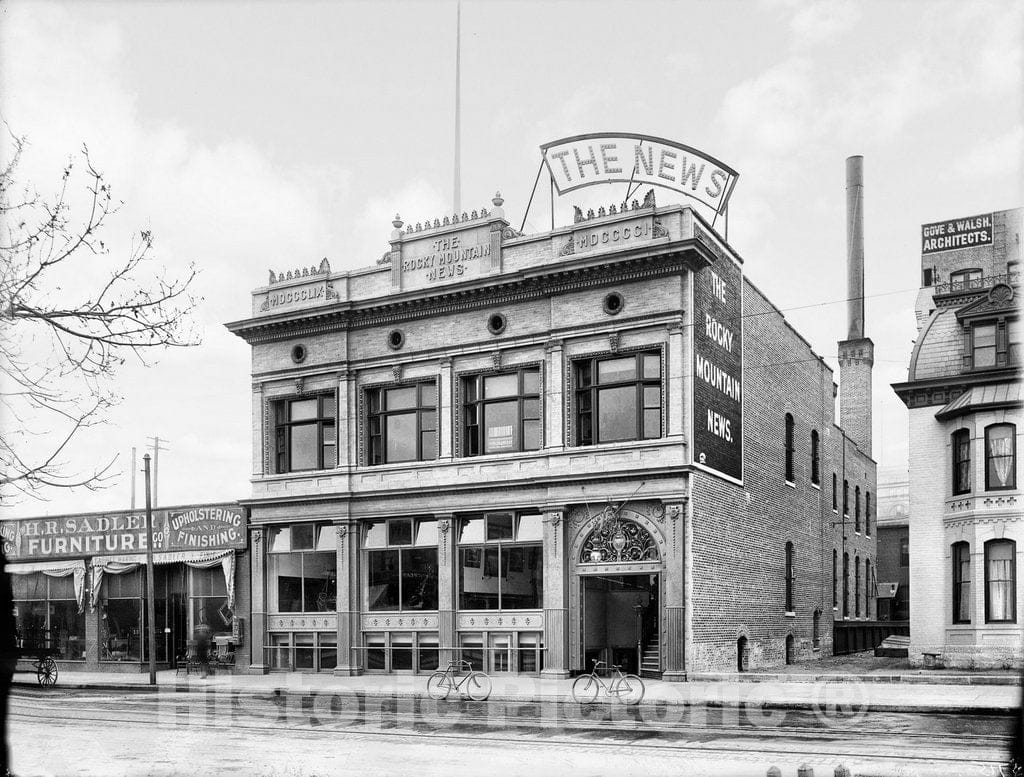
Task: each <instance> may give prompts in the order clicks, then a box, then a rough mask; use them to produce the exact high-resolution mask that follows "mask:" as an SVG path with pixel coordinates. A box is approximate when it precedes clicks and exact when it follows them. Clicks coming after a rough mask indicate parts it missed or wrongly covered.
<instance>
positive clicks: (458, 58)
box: [452, 2, 462, 216]
mask: <svg viewBox="0 0 1024 777" xmlns="http://www.w3.org/2000/svg"><path fill="white" fill-rule="evenodd" d="M455 9H456V10H455V182H454V185H453V187H452V195H453V196H452V200H453V201H454V205H455V215H456V216H457V215H458V214H459V213H461V212H462V181H461V178H462V149H461V145H462V144H461V123H462V95H461V91H462V89H461V86H462V3H461V2H458V3H456V6H455Z"/></svg>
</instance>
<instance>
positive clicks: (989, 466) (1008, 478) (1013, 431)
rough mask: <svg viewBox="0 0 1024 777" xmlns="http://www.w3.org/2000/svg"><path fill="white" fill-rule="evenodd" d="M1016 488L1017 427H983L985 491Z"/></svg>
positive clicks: (1000, 425)
mask: <svg viewBox="0 0 1024 777" xmlns="http://www.w3.org/2000/svg"><path fill="white" fill-rule="evenodd" d="M1016 487H1017V427H1016V426H1014V425H1013V424H993V425H992V426H986V427H985V490H986V491H1002V490H1004V489H1008V488H1016Z"/></svg>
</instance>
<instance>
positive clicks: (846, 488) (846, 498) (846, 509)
mask: <svg viewBox="0 0 1024 777" xmlns="http://www.w3.org/2000/svg"><path fill="white" fill-rule="evenodd" d="M849 514H850V481H849V480H844V481H843V515H849Z"/></svg>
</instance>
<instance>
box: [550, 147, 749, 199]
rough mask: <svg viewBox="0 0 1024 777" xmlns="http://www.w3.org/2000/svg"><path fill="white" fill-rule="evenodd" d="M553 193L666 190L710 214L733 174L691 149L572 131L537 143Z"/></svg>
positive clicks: (727, 190) (727, 193)
mask: <svg viewBox="0 0 1024 777" xmlns="http://www.w3.org/2000/svg"><path fill="white" fill-rule="evenodd" d="M541 152H542V153H543V154H544V162H545V164H546V165H547V168H548V172H549V173H550V175H551V180H552V181H553V182H554V185H555V188H556V189H557V190H558V193H559V194H565V193H566V192H570V191H573V190H574V189H579V188H582V187H584V186H592V185H594V184H598V183H615V182H622V183H630V182H632V183H633V184H636V185H640V184H649V185H652V186H661V187H664V188H666V189H672V190H673V191H677V192H679V193H680V194H684V195H686V196H687V197H691V198H693V199H695V200H697V201H698V202H701V203H703V204H705V205H707V206H708V207H710V208H711V209H713V210H714V211H715V212H716V213H722V212H723V211H724V210H725V209H726V207H727V205H728V204H729V196H730V195H731V194H732V190H733V188H735V186H736V180H737V179H738V178H739V173H737V172H736V171H735V170H733V169H732V168H731V167H728V166H727V165H724V164H722V163H721V162H719V161H718V160H717V159H715V158H714V157H713V156H709V155H707V154H705V153H703V152H701V151H698V150H697V149H695V148H690V147H689V146H684V145H683V144H682V143H675V142H673V141H671V140H665V139H663V138H655V137H650V136H647V135H636V134H632V133H612V134H608V133H594V134H589V135H575V136H573V137H571V138H563V139H562V140H556V141H554V142H552V143H546V144H545V145H543V146H541Z"/></svg>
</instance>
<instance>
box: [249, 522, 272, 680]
mask: <svg viewBox="0 0 1024 777" xmlns="http://www.w3.org/2000/svg"><path fill="white" fill-rule="evenodd" d="M266 534H267V533H266V530H265V529H264V528H263V527H262V526H254V527H253V528H252V530H251V533H250V537H249V539H250V542H249V548H250V553H249V563H250V578H249V579H250V580H251V581H252V593H251V599H252V622H251V623H250V624H249V635H248V636H249V660H250V664H249V674H266V673H267V671H268V670H269V667H268V666H267V664H266V653H265V651H264V649H263V646H264V645H266V644H267V642H268V640H269V637H268V636H267V599H266V591H267V586H266V575H267V569H266V561H267V553H266V548H265V547H264V542H265V538H266Z"/></svg>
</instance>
